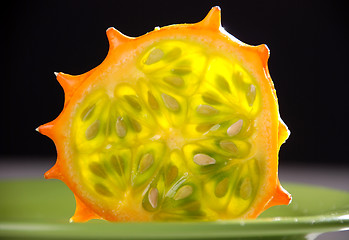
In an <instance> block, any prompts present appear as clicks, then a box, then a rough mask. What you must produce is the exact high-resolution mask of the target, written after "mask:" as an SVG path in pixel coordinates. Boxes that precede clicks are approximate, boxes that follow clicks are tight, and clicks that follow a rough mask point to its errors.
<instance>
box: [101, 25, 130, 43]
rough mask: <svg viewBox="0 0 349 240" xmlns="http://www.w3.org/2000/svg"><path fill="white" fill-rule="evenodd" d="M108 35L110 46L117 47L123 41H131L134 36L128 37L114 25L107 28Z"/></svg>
mask: <svg viewBox="0 0 349 240" xmlns="http://www.w3.org/2000/svg"><path fill="white" fill-rule="evenodd" d="M107 37H108V41H109V45H110V48H116V47H117V46H119V45H120V44H121V43H123V42H127V41H130V40H131V39H132V38H131V37H128V36H126V35H124V34H122V33H121V32H119V31H118V30H116V29H115V28H113V27H110V28H108V29H107Z"/></svg>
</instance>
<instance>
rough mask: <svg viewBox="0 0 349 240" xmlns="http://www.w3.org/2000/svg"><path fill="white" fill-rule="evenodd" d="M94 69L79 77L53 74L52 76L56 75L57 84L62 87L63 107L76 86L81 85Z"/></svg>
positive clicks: (60, 73)
mask: <svg viewBox="0 0 349 240" xmlns="http://www.w3.org/2000/svg"><path fill="white" fill-rule="evenodd" d="M93 71H94V69H92V70H90V71H88V72H86V73H84V74H80V75H75V76H74V75H70V74H66V73H62V72H59V73H57V72H55V73H54V74H55V75H56V78H57V81H58V82H59V84H60V85H61V86H62V88H63V90H64V94H65V101H64V105H66V104H67V103H68V102H69V100H70V98H71V96H72V95H73V93H74V91H75V90H76V88H77V87H78V86H80V85H81V83H82V82H83V81H84V80H85V79H86V78H88V77H89V76H90V75H91V74H92V73H93Z"/></svg>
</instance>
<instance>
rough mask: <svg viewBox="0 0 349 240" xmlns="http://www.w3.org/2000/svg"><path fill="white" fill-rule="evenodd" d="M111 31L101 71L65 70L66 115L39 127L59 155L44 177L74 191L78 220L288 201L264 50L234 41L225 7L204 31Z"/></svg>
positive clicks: (249, 213) (203, 214) (250, 208)
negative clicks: (225, 18)
mask: <svg viewBox="0 0 349 240" xmlns="http://www.w3.org/2000/svg"><path fill="white" fill-rule="evenodd" d="M107 36H108V40H109V44H110V48H109V52H108V54H107V57H106V59H105V60H104V61H103V62H102V63H101V64H100V65H99V66H97V67H96V68H94V69H92V70H90V71H89V72H87V73H84V74H81V75H78V76H72V75H68V74H64V73H61V72H60V73H56V76H57V80H58V81H59V83H60V84H61V85H62V87H63V89H64V92H65V103H64V109H63V111H62V113H61V114H60V115H59V116H58V117H57V118H56V119H55V120H53V121H52V122H49V123H47V124H44V125H42V126H40V127H39V128H38V131H39V132H40V133H42V134H44V135H47V136H48V137H50V138H51V139H52V140H53V141H54V143H55V145H56V148H57V162H56V164H55V165H54V166H53V167H52V168H51V169H50V170H49V171H47V172H46V173H45V178H48V179H50V178H56V179H60V180H62V181H63V182H64V183H65V184H66V185H67V186H68V187H69V188H70V189H71V190H72V191H73V193H74V195H75V198H76V203H77V204H76V212H75V214H74V216H73V217H72V218H71V221H74V222H83V221H87V220H89V219H105V220H109V221H169V220H171V221H172V220H174V221H176V220H199V221H211V220H217V219H234V218H238V219H241V218H255V217H257V216H258V215H259V214H260V213H261V212H262V211H264V210H265V209H267V208H269V207H271V206H274V205H280V204H288V203H289V202H290V200H291V196H290V195H289V194H288V193H287V192H286V191H285V190H284V189H283V188H282V187H281V186H280V183H279V180H278V175H277V165H278V164H277V162H278V151H279V148H280V145H281V144H282V143H283V142H284V141H285V140H286V139H287V137H288V135H289V131H288V129H287V127H286V125H285V124H284V123H283V122H282V120H281V119H280V117H279V113H278V103H277V97H276V93H275V90H274V86H273V83H272V81H271V78H270V76H269V72H268V67H267V60H268V57H269V50H268V48H267V47H266V46H265V45H259V46H250V45H247V44H244V43H242V42H240V41H239V40H237V39H236V38H234V37H233V36H231V35H230V34H228V33H227V32H226V31H225V30H224V29H223V28H222V27H221V23H220V9H219V7H214V8H212V10H211V11H210V12H209V13H208V15H207V16H206V17H205V19H204V20H202V21H200V22H198V23H195V24H179V25H171V26H167V27H162V28H159V27H157V28H155V30H154V31H152V32H149V33H147V34H145V35H143V36H140V37H137V38H131V37H127V36H125V35H123V34H121V33H120V32H118V31H117V30H115V29H114V28H109V29H108V30H107Z"/></svg>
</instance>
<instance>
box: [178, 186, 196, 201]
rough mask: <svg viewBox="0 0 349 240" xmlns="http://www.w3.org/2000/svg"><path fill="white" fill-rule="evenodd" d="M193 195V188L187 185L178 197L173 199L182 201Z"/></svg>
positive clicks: (180, 190)
mask: <svg viewBox="0 0 349 240" xmlns="http://www.w3.org/2000/svg"><path fill="white" fill-rule="evenodd" d="M192 193H193V187H192V186H190V185H185V186H183V187H181V188H180V189H179V190H178V191H177V193H176V195H175V196H174V197H173V199H174V200H182V199H185V198H187V197H189V196H190V195H191V194H192Z"/></svg>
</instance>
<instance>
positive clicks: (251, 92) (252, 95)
mask: <svg viewBox="0 0 349 240" xmlns="http://www.w3.org/2000/svg"><path fill="white" fill-rule="evenodd" d="M246 98H247V102H248V105H249V106H250V107H251V106H252V105H253V103H254V100H255V99H256V86H255V85H253V84H251V85H250V86H249V88H248V91H247V93H246Z"/></svg>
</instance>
